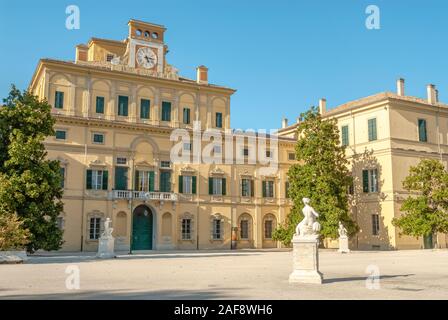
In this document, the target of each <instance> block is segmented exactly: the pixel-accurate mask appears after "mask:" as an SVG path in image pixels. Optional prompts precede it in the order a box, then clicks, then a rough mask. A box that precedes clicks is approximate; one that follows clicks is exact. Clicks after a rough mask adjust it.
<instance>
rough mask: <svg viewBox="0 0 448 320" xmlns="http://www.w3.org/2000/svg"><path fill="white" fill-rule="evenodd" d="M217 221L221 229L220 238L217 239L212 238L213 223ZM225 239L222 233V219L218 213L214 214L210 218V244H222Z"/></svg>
mask: <svg viewBox="0 0 448 320" xmlns="http://www.w3.org/2000/svg"><path fill="white" fill-rule="evenodd" d="M216 220H218V221H219V223H220V228H221V233H220V235H221V237H220V238H219V239H216V238H214V226H215V224H214V223H215V221H216ZM224 238H225V232H224V217H223V216H222V215H221V214H220V213H215V214H213V215H211V216H210V242H223V241H224Z"/></svg>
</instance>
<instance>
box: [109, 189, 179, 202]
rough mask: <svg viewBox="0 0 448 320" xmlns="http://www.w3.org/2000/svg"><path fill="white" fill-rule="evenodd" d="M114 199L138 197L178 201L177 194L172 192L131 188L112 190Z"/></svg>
mask: <svg viewBox="0 0 448 320" xmlns="http://www.w3.org/2000/svg"><path fill="white" fill-rule="evenodd" d="M112 197H113V199H126V200H130V199H137V200H161V201H177V194H176V193H172V192H154V191H150V192H148V191H130V190H114V191H112Z"/></svg>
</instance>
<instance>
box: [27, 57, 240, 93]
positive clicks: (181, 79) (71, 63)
mask: <svg viewBox="0 0 448 320" xmlns="http://www.w3.org/2000/svg"><path fill="white" fill-rule="evenodd" d="M48 63H52V64H59V65H63V66H69V67H74V68H80V69H87V70H98V71H104V72H110V73H114V74H123V75H128V76H135V77H139V78H144V79H152V80H159V81H169V82H175V83H183V84H187V85H194V86H195V87H203V88H210V89H218V90H225V91H230V93H231V94H233V93H235V92H236V89H232V88H229V87H225V86H219V85H214V84H199V83H197V82H196V81H195V80H192V79H188V78H184V77H179V80H173V79H167V78H160V77H152V76H147V75H141V74H138V73H131V72H126V71H119V70H111V69H110V68H109V67H107V66H101V65H97V64H94V63H92V64H89V63H85V64H84V63H83V64H80V63H76V62H74V61H64V60H56V59H50V58H44V59H41V60H40V61H39V65H38V67H37V68H36V70H35V72H34V74H33V77H32V79H31V82H30V87H31V86H32V85H33V82H34V80H35V78H36V76H37V73H38V70H39V69H40V66H41V65H43V64H48Z"/></svg>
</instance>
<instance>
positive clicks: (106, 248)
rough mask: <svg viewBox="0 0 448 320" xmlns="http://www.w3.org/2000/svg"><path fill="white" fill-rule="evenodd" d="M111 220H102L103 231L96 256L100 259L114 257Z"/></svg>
mask: <svg viewBox="0 0 448 320" xmlns="http://www.w3.org/2000/svg"><path fill="white" fill-rule="evenodd" d="M110 224H111V220H110V218H107V219H106V220H105V221H104V232H103V234H102V235H101V237H100V239H99V244H98V253H97V255H96V256H97V257H98V258H102V259H108V258H115V252H114V246H115V238H114V237H113V236H112V231H114V229H113V228H111V227H110Z"/></svg>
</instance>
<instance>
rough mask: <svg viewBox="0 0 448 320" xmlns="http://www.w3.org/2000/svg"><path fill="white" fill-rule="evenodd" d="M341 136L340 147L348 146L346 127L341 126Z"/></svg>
mask: <svg viewBox="0 0 448 320" xmlns="http://www.w3.org/2000/svg"><path fill="white" fill-rule="evenodd" d="M341 135H342V145H343V146H348V145H349V140H348V126H343V127H342V128H341Z"/></svg>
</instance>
